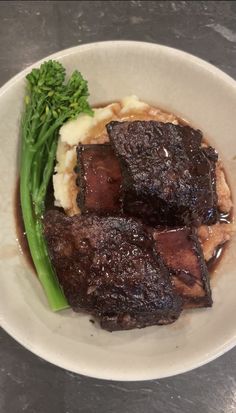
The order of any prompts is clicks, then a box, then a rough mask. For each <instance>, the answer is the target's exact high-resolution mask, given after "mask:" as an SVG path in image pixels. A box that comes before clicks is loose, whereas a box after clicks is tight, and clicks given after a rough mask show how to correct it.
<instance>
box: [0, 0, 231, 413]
mask: <svg viewBox="0 0 236 413" xmlns="http://www.w3.org/2000/svg"><path fill="white" fill-rule="evenodd" d="M111 39H132V40H145V41H149V42H157V43H162V44H165V45H168V46H173V47H177V48H179V49H182V50H185V51H188V52H191V53H193V54H195V55H197V56H199V57H202V58H203V59H206V60H207V61H209V62H211V63H213V64H215V65H216V66H218V67H220V68H221V69H223V70H224V71H225V72H227V73H228V74H230V75H231V76H232V77H234V78H236V2H234V1H218V2H216V1H172V2H169V1H166V2H162V1H94V2H90V1H76V2H75V1H67V2H66V1H47V2H43V1H17V2H16V1H2V2H1V4H0V83H1V84H3V83H4V82H5V81H7V80H8V79H9V78H10V77H11V76H13V75H14V74H16V73H17V72H19V71H20V70H22V69H24V68H25V67H27V66H28V65H30V64H31V63H33V62H35V61H36V60H38V59H41V58H43V57H45V56H47V55H48V54H50V53H53V52H56V51H58V50H61V49H63V48H67V47H70V46H74V45H78V44H82V43H88V42H94V41H99V40H111ZM21 412H25V413H78V412H83V413H92V412H96V413H120V412H122V413H144V412H145V413H146V412H148V413H154V412H158V413H177V412H181V413H189V412H190V413H233V412H236V349H234V350H232V351H230V352H228V353H227V354H225V355H224V356H222V357H220V358H219V359H217V360H216V361H214V362H212V363H210V364H208V365H206V366H204V367H201V368H199V369H197V370H195V371H192V372H190V373H186V374H183V375H180V376H176V377H173V378H169V379H163V380H154V381H149V382H138V383H124V382H106V381H101V380H96V379H91V378H87V377H82V376H79V375H76V374H73V373H70V372H67V371H64V370H61V369H59V368H57V367H55V366H52V365H50V364H49V363H47V362H45V361H43V360H41V359H40V358H38V357H36V356H35V355H33V354H31V353H30V352H28V351H27V350H25V349H24V348H23V347H21V346H20V345H19V344H18V343H16V342H15V341H14V340H13V339H12V338H11V337H9V336H8V335H7V334H6V333H5V332H4V331H1V334H0V413H21Z"/></svg>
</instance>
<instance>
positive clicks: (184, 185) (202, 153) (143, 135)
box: [107, 121, 217, 225]
mask: <svg viewBox="0 0 236 413" xmlns="http://www.w3.org/2000/svg"><path fill="white" fill-rule="evenodd" d="M107 131H108V135H109V138H110V141H111V144H112V147H113V148H114V151H115V153H116V155H117V158H118V159H119V162H120V165H121V169H122V177H123V192H124V210H125V212H127V213H130V214H132V215H137V216H139V217H143V218H144V219H147V220H148V221H149V222H150V223H152V224H155V225H158V224H165V225H185V224H193V225H200V224H201V223H210V224H212V223H215V222H216V220H217V208H216V206H217V205H216V202H217V200H216V196H215V193H216V191H215V172H214V170H215V162H216V161H217V154H216V153H215V151H214V154H213V155H211V158H210V157H208V154H206V149H205V148H201V142H202V134H201V132H200V131H199V130H194V129H193V128H191V127H189V126H182V125H173V124H171V123H162V122H157V121H135V122H111V123H109V124H108V125H107Z"/></svg>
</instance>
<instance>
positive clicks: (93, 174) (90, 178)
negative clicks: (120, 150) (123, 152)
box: [77, 144, 121, 215]
mask: <svg viewBox="0 0 236 413" xmlns="http://www.w3.org/2000/svg"><path fill="white" fill-rule="evenodd" d="M77 158H78V178H77V185H78V187H79V193H78V197H77V203H78V206H79V208H80V209H81V212H82V213H89V212H96V214H98V215H106V214H110V215H114V214H116V213H119V211H120V209H121V170H120V165H119V162H118V161H117V158H116V156H115V154H114V152H113V149H112V147H111V145H108V144H104V145H101V144H100V145H79V146H78V148H77Z"/></svg>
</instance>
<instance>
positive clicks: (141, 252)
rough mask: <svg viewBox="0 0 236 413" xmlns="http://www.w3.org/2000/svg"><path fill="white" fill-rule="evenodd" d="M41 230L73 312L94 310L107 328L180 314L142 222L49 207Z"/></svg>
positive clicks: (166, 320) (166, 319) (150, 322)
mask: <svg viewBox="0 0 236 413" xmlns="http://www.w3.org/2000/svg"><path fill="white" fill-rule="evenodd" d="M44 229H45V237H46V240H47V244H48V249H49V253H50V257H51V259H52V263H53V265H54V268H55V270H56V273H57V277H58V279H59V282H60V284H61V286H62V288H63V290H64V292H65V295H66V297H67V299H68V301H69V304H70V305H71V307H72V308H73V309H74V310H75V311H86V312H89V313H91V314H93V315H94V316H95V317H97V318H98V319H100V320H101V325H102V327H103V328H106V329H108V330H119V329H130V328H136V327H138V328H141V327H146V326H149V325H153V324H168V323H171V322H173V321H175V320H176V319H177V318H178V317H179V315H180V312H181V309H182V299H181V298H180V297H179V296H178V295H177V293H176V292H175V291H174V289H173V286H172V284H171V281H170V278H169V275H168V271H167V269H166V267H165V266H164V264H163V262H162V259H161V257H160V256H159V254H158V253H157V252H156V251H155V248H154V245H153V240H152V237H151V235H150V234H149V233H148V231H146V229H145V228H144V226H143V225H142V224H141V222H139V221H137V220H135V219H132V218H122V217H98V216H95V215H75V216H73V217H67V216H65V215H64V214H62V213H60V212H58V211H49V212H48V213H46V215H45V220H44Z"/></svg>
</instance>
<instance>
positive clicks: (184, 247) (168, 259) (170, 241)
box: [153, 227, 212, 308]
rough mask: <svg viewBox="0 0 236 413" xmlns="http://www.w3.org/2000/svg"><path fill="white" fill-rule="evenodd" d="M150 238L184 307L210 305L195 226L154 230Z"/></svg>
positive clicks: (204, 264)
mask: <svg viewBox="0 0 236 413" xmlns="http://www.w3.org/2000/svg"><path fill="white" fill-rule="evenodd" d="M153 238H154V239H155V241H156V249H157V251H158V253H159V254H160V255H161V257H162V259H163V261H164V263H165V265H166V266H167V268H168V270H169V273H170V276H171V278H172V281H173V284H174V286H175V288H176V291H177V292H178V294H179V295H180V296H181V297H182V298H183V302H184V308H195V307H211V306H212V298H211V289H210V281H209V274H208V269H207V266H206V263H205V260H204V257H203V253H202V249H201V245H200V243H199V240H198V237H197V235H196V233H195V230H194V229H192V228H187V227H184V228H175V229H172V230H169V229H165V230H154V232H153Z"/></svg>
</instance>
